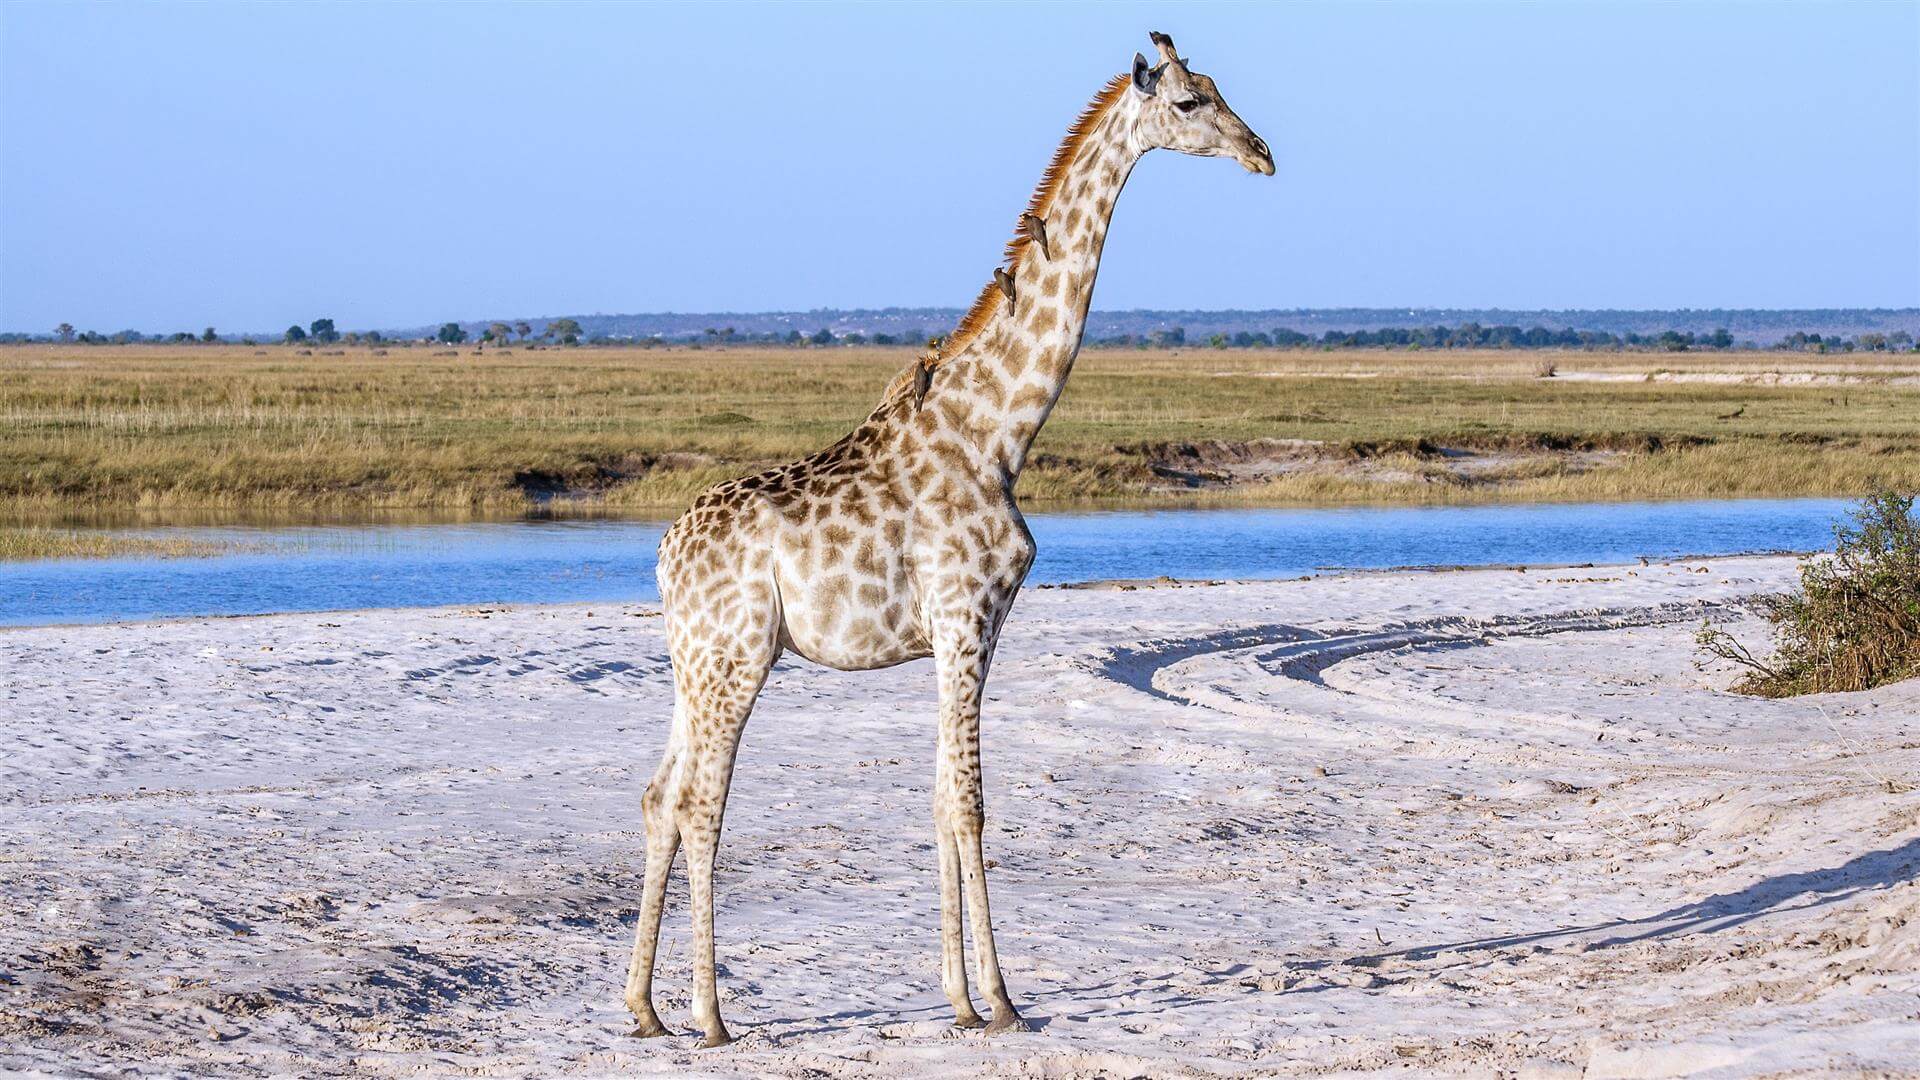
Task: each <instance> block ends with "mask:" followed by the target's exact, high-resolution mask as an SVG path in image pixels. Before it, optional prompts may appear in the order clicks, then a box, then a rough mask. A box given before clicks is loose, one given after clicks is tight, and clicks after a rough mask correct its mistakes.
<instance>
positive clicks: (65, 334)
mask: <svg viewBox="0 0 1920 1080" xmlns="http://www.w3.org/2000/svg"><path fill="white" fill-rule="evenodd" d="M53 332H54V334H55V335H57V336H58V337H59V338H60V340H61V341H72V340H73V324H72V323H70V322H63V323H61V324H60V325H59V326H56V327H54V328H53Z"/></svg>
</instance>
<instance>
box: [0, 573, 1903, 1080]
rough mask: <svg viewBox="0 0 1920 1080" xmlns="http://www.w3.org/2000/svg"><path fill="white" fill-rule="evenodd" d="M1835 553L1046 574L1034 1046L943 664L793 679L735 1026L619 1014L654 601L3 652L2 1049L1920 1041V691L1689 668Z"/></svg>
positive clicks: (1012, 826) (1103, 1049)
mask: <svg viewBox="0 0 1920 1080" xmlns="http://www.w3.org/2000/svg"><path fill="white" fill-rule="evenodd" d="M1791 573H1792V564H1791V562H1790V561H1787V560H1781V559H1717V560H1712V561H1710V562H1705V563H1700V562H1685V563H1676V564H1671V565H1655V566H1652V567H1632V568H1626V567H1620V568H1600V569H1578V570H1534V571H1531V572H1524V573H1522V572H1516V571H1512V570H1505V571H1473V572H1455V573H1434V574H1423V573H1399V574H1360V575H1351V576H1342V577H1327V578H1320V579H1315V580H1309V581H1301V582H1287V583H1255V584H1219V585H1203V586H1180V587H1176V586H1161V587H1140V588H1130V589H1117V588H1115V589H1101V590H1087V589H1042V590H1029V591H1028V592H1027V594H1026V595H1024V596H1023V597H1022V599H1021V601H1020V604H1019V607H1018V608H1017V609H1016V611H1015V613H1014V615H1013V618H1012V619H1011V621H1010V624H1009V627H1008V631H1007V634H1006V639H1005V642H1004V644H1003V646H1002V651H1001V660H1000V663H999V664H998V665H997V667H996V669H995V671H994V677H993V680H992V683H991V687H990V689H991V699H992V700H991V703H990V705H989V707H988V715H987V722H986V742H987V763H988V783H989V792H988V809H989V819H990V820H989V840H988V845H989V847H988V852H989V855H990V856H991V857H992V858H993V859H994V860H996V862H997V864H998V865H997V868H996V870H995V872H994V875H993V878H992V886H993V893H994V914H995V917H996V921H997V922H998V924H999V928H1000V938H999V941H1000V947H1001V955H1002V958H1003V961H1004V963H1005V967H1006V971H1007V975H1008V979H1009V982H1010V984H1011V986H1012V987H1013V990H1014V993H1015V997H1016V999H1017V1000H1018V1001H1020V1002H1021V1003H1022V1005H1023V1008H1024V1009H1025V1011H1026V1014H1027V1016H1028V1017H1029V1018H1030V1019H1031V1020H1032V1021H1033V1023H1034V1026H1035V1027H1036V1028H1037V1030H1035V1031H1033V1032H1031V1033H1025V1034H1011V1035H1005V1036H1000V1037H993V1038H989V1037H984V1036H980V1035H976V1034H972V1033H969V1034H966V1035H955V1034H953V1033H952V1032H951V1031H950V1030H949V1029H948V1027H947V1019H948V1016H949V1013H948V1009H947V1005H946V1002H945V1000H944V998H943V997H942V995H941V993H940V990H939V978H938V955H939V945H938V940H937V936H936V911H937V906H938V901H937V897H936V889H935V874H936V867H935V863H934V853H933V848H932V842H931V841H932V826H931V817H930V809H929V808H930V796H929V785H930V780H931V778H932V765H931V758H932V748H933V730H932V717H933V698H932V678H931V672H930V669H929V667H928V666H927V665H926V664H925V663H919V664H913V665H908V666H906V667H902V668H897V669H894V670H892V671H885V672H873V673H866V674H855V675H848V674H841V673H837V672H830V671H825V670H821V669H818V668H813V667H810V666H806V665H800V664H783V665H782V666H781V669H780V670H779V671H778V672H777V673H776V674H775V676H774V679H773V682H772V684H771V685H770V686H769V689H768V691H767V693H766V695H765V697H764V698H763V699H762V702H761V706H760V709H759V711H758V713H757V714H756V716H755V718H754V721H753V723H752V725H751V726H750V727H749V728H748V731H747V740H746V747H745V750H744V752H743V754H742V759H741V765H740V769H739V772H738V774H737V779H736V784H735V790H734V798H733V803H732V807H731V812H730V813H729V815H728V819H727V834H726V840H725V844H724V846H723V848H722V855H721V871H720V879H719V897H720V905H721V907H720V916H719V932H720V940H721V953H720V960H721V970H722V986H723V993H724V1003H725V1007H726V1009H727V1012H728V1020H729V1022H730V1024H731V1025H732V1027H733V1030H734V1033H735V1034H736V1035H739V1036H741V1039H740V1042H739V1043H737V1044H736V1045H734V1046H732V1047H727V1048H722V1049H718V1050H711V1051H706V1050H699V1049H696V1048H695V1042H696V1039H695V1037H694V1036H693V1035H691V1034H680V1035H676V1036H674V1037H672V1038H668V1039H662V1040H654V1041H637V1040H633V1039H630V1038H628V1037H626V1035H625V1032H626V1031H627V1030H628V1029H629V1027H630V1022H629V1020H628V1017H627V1016H626V1014H625V1012H624V1010H623V1009H622V1006H621V1003H620V991H621V982H622V979H623V977H624V972H625V967H626V958H627V951H628V948H629V942H630V936H631V933H632V912H633V905H634V904H635V902H636V900H637V897H638V895H639V891H640V871H641V863H642V858H643V855H642V842H641V832H640V828H641V826H640V821H639V817H638V813H637V808H638V802H639V794H640V791H641V789H642V786H643V784H644V782H645V780H646V778H647V776H648V775H649V774H650V772H651V770H652V766H653V764H654V760H655V755H656V754H657V753H658V751H659V748H660V746H661V744H662V742H663V740H664V737H665V724H666V721H667V716H668V701H669V687H668V673H667V664H666V659H665V651H664V647H663V642H662V635H661V621H660V619H659V617H658V615H657V614H656V613H655V612H654V611H653V610H651V609H648V608H644V607H638V606H635V607H609V606H605V605H596V606H592V607H587V606H566V607H529V608H522V609H513V610H492V611H473V610H464V611H456V610H426V611H406V612H389V611H369V612H353V613H343V614H329V615H297V616H276V617H271V618H254V619H209V620H194V621H186V622H173V623H156V624H144V625H128V626H106V627H93V628H50V629H28V630H12V631H4V632H0V722H3V723H4V727H3V728H0V736H3V737H4V743H0V745H4V748H5V752H4V753H3V754H0V964H3V965H4V967H3V968H0V1070H13V1071H17V1072H26V1073H32V1072H36V1071H38V1072H45V1073H49V1074H61V1075H66V1074H77V1073H85V1074H88V1075H111V1074H118V1073H146V1074H156V1075H157V1074H173V1073H178V1074H187V1073H195V1074H203V1073H208V1072H212V1073H222V1074H236V1073H243V1074H252V1073H264V1074H301V1075H321V1074H347V1073H351V1074H356V1075H383V1074H400V1073H413V1074H429V1075H451V1074H485V1075H541V1076H545V1075H553V1074H557V1073H588V1074H606V1073H616V1072H617V1073H621V1074H640V1075H647V1074H673V1075H679V1074H687V1073H699V1074H734V1075H774V1076H819V1075H839V1074H857V1075H884V1076H902V1075H949V1076H978V1075H1010V1076H1055V1077H1077V1076H1089V1077H1090V1076H1125V1075H1150V1076H1162V1075H1187V1074H1197V1075H1215V1074H1219V1075H1235V1074H1248V1073H1279V1074H1286V1075H1293V1074H1306V1075H1321V1074H1327V1073H1339V1072H1357V1071H1368V1070H1381V1069H1398V1070H1404V1071H1410V1072H1413V1073H1420V1074H1435V1073H1438V1074H1447V1073H1456V1074H1468V1075H1489V1074H1495V1073H1506V1074H1520V1075H1545V1076H1557V1075H1565V1076H1577V1075H1582V1074H1583V1073H1584V1074H1585V1075H1588V1076H1633V1075H1649V1076H1650V1075H1673V1074H1680V1073H1688V1072H1694V1073H1699V1074H1701V1075H1707V1076H1747V1075H1768V1074H1777V1073H1782V1072H1788V1073H1794V1072H1801V1071H1813V1072H1837V1073H1844V1074H1853V1073H1857V1072H1865V1073H1870V1074H1872V1073H1878V1074H1885V1075H1916V1074H1920V973H1917V972H1920V921H1916V918H1915V916H1916V914H1920V885H1916V884H1915V878H1916V875H1920V794H1917V793H1916V792H1915V781H1916V780H1920V685H1907V686H1899V687H1891V688H1886V689H1883V690H1880V691H1875V692H1872V693H1866V694H1853V695H1833V696H1827V697H1824V698H1807V699H1801V700H1795V701H1786V702H1769V701H1759V700H1752V699H1747V698H1742V697H1737V696H1733V695H1730V694H1727V693H1724V692H1721V691H1720V690H1719V689H1718V688H1719V687H1723V686H1725V685H1726V684H1727V683H1728V682H1729V681H1730V675H1729V674H1728V673H1726V672H1723V671H1714V670H1708V671H1704V672H1703V671H1699V670H1696V668H1695V667H1694V665H1693V655H1694V654H1693V650H1692V647H1691V637H1692V634H1693V631H1694V630H1695V629H1696V627H1697V626H1698V624H1699V623H1700V621H1701V619H1702V617H1703V615H1705V614H1707V613H1708V612H1713V613H1715V614H1716V617H1731V618H1737V619H1738V622H1737V624H1736V625H1737V626H1739V627H1740V628H1742V632H1743V633H1746V634H1748V635H1749V636H1750V638H1751V639H1753V640H1756V641H1757V640H1758V638H1759V633H1760V630H1761V627H1760V624H1759V623H1758V622H1757V621H1756V620H1753V619H1751V618H1747V617H1742V616H1738V615H1737V608H1735V607H1732V606H1729V605H1730V603H1731V602H1733V601H1736V600H1737V598H1739V597H1741V596H1743V595H1749V594H1751V593H1753V592H1755V591H1758V590H1764V589H1773V588H1778V587H1781V586H1782V585H1783V584H1785V583H1786V582H1787V581H1788V580H1789V578H1790V577H1791ZM1888 780H1892V781H1893V782H1892V784H1889V783H1888V782H1887V781H1888ZM684 896H685V893H684V884H683V882H682V881H681V880H680V878H679V876H678V874H676V875H675V880H674V885H673V893H672V898H673V902H672V904H671V906H670V908H669V911H668V915H667V939H666V945H665V949H664V960H663V967H662V972H661V980H660V988H661V991H662V993H661V1001H660V1004H661V1009H662V1013H663V1014H664V1016H665V1018H666V1019H667V1022H668V1023H669V1025H676V1026H681V1027H682V1028H683V1030H685V1027H684V1026H685V1025H687V1023H688V1021H689V1017H688V1012H687V1000H688V998H687V980H688V974H689V965H688V962H687V945H686V942H687V932H686V927H685V915H684Z"/></svg>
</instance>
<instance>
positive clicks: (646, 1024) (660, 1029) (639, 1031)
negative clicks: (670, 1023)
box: [627, 1020, 670, 1039]
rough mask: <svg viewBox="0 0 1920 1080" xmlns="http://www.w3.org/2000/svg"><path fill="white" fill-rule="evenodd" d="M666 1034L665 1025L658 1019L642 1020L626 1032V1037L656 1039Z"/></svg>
mask: <svg viewBox="0 0 1920 1080" xmlns="http://www.w3.org/2000/svg"><path fill="white" fill-rule="evenodd" d="M666 1034H670V1033H669V1032H668V1031H667V1026H666V1025H665V1024H662V1023H661V1022H660V1021H658V1020H642V1021H640V1022H639V1023H638V1024H635V1025H634V1027H633V1030H632V1031H629V1032H627V1037H628V1038H630V1039H657V1038H659V1037H660V1036H662V1035H666Z"/></svg>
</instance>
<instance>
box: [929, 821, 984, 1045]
mask: <svg viewBox="0 0 1920 1080" xmlns="http://www.w3.org/2000/svg"><path fill="white" fill-rule="evenodd" d="M933 817H934V822H933V829H934V836H935V839H936V842H937V843H938V844H939V849H940V986H941V988H942V989H944V990H945V991H946V992H947V1000H948V1001H950V1002H952V1003H953V1026H955V1027H961V1028H979V1027H986V1026H987V1022H986V1021H985V1020H983V1019H981V1018H980V1014H979V1013H978V1012H976V1011H974V1008H973V998H972V997H971V996H969V995H968V993H967V954H966V944H965V934H964V930H963V928H962V926H961V921H962V920H961V910H962V908H961V904H960V847H959V845H958V843H957V842H956V841H955V840H954V836H953V829H952V828H950V827H949V826H948V817H947V811H946V807H945V806H944V805H943V800H942V799H941V797H940V796H939V795H935V796H934V806H933Z"/></svg>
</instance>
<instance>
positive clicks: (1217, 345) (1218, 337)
mask: <svg viewBox="0 0 1920 1080" xmlns="http://www.w3.org/2000/svg"><path fill="white" fill-rule="evenodd" d="M1207 345H1208V347H1210V348H1214V349H1224V348H1226V347H1227V335H1225V334H1214V335H1213V336H1212V337H1209V338H1207Z"/></svg>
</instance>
